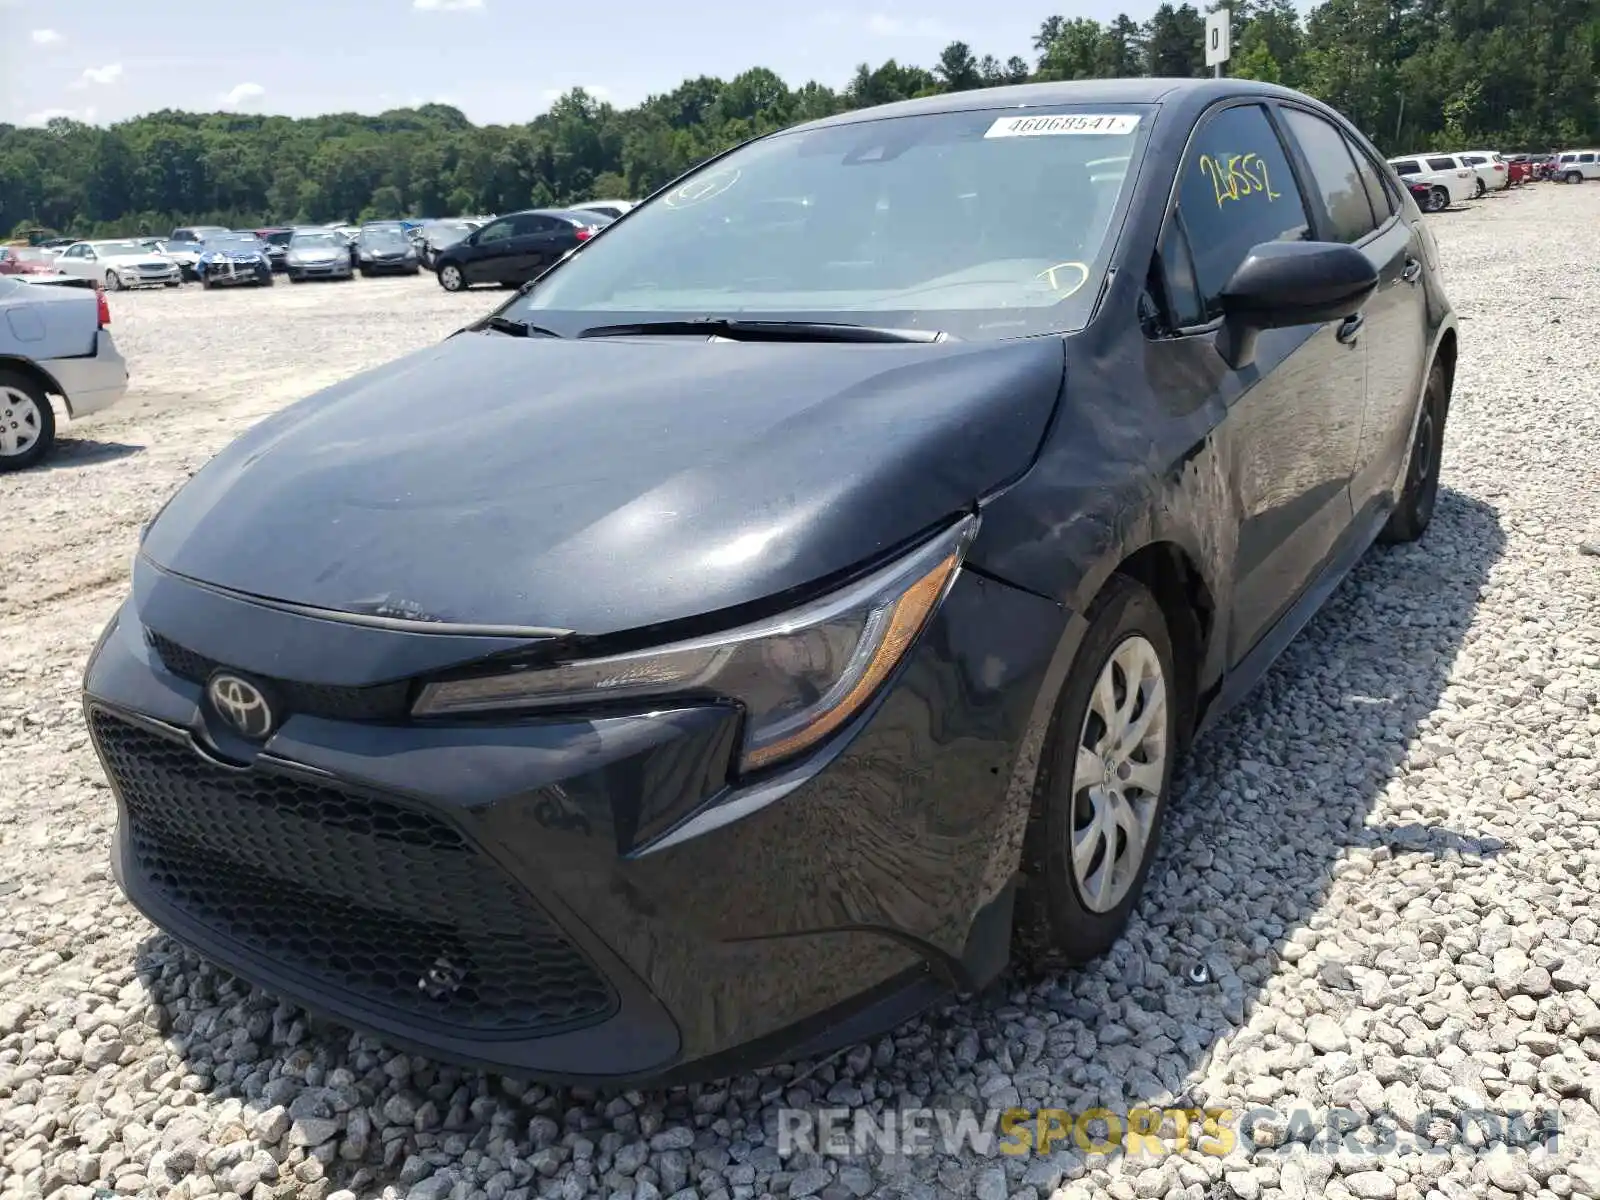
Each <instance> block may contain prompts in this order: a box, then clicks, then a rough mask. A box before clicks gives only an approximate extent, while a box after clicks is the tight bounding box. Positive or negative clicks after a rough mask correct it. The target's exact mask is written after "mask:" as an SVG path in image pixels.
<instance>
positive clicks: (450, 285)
mask: <svg viewBox="0 0 1600 1200" xmlns="http://www.w3.org/2000/svg"><path fill="white" fill-rule="evenodd" d="M439 286H440V287H442V288H443V289H444V290H445V291H447V292H461V291H465V290H466V287H467V278H466V276H465V275H463V274H462V273H461V268H460V267H458V266H456V265H455V263H445V265H444V266H442V267H440V268H439Z"/></svg>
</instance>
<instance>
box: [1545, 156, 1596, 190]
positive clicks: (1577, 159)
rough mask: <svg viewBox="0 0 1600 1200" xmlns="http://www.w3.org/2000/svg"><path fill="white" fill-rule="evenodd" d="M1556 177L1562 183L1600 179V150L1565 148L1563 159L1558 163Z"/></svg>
mask: <svg viewBox="0 0 1600 1200" xmlns="http://www.w3.org/2000/svg"><path fill="white" fill-rule="evenodd" d="M1555 177H1556V178H1557V179H1559V180H1560V181H1561V182H1562V183H1582V182H1583V181H1584V180H1586V179H1600V151H1594V150H1563V151H1562V152H1561V161H1560V162H1559V163H1558V164H1557V165H1556V171H1555Z"/></svg>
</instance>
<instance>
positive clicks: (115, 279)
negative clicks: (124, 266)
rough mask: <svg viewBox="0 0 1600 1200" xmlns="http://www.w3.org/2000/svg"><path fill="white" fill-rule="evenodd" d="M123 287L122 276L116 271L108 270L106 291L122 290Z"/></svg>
mask: <svg viewBox="0 0 1600 1200" xmlns="http://www.w3.org/2000/svg"><path fill="white" fill-rule="evenodd" d="M122 288H123V283H122V276H121V275H118V274H117V273H116V272H115V271H107V272H106V291H108V292H120V291H121V290H122Z"/></svg>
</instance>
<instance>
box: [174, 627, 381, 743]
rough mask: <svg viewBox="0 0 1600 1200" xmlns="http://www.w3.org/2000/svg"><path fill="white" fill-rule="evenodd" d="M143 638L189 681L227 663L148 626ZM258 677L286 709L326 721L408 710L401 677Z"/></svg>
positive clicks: (200, 680)
mask: <svg viewBox="0 0 1600 1200" xmlns="http://www.w3.org/2000/svg"><path fill="white" fill-rule="evenodd" d="M145 640H146V641H147V642H149V643H150V646H151V648H152V649H154V650H155V652H156V657H158V658H159V659H160V660H161V665H162V666H164V667H165V668H166V669H167V670H169V671H171V672H172V673H173V674H174V675H176V676H177V677H178V678H179V679H187V680H188V681H189V682H190V683H204V682H205V681H206V680H208V679H210V678H211V676H212V674H213V673H215V672H217V671H220V670H223V669H224V668H225V667H226V666H227V665H228V664H226V663H221V662H218V661H217V660H216V659H212V658H207V657H206V656H205V655H203V654H198V653H196V652H195V651H193V650H191V649H189V648H188V647H187V646H182V645H179V644H178V643H177V642H175V641H173V640H172V639H171V638H169V637H165V636H163V635H162V634H159V633H156V632H155V631H154V630H152V629H147V630H145ZM245 673H246V674H254V672H248V671H247V672H245ZM261 679H262V680H263V681H264V682H267V683H270V684H271V685H272V687H273V689H274V691H276V692H277V694H278V696H279V697H280V698H281V699H282V701H283V704H284V706H285V707H286V708H288V710H289V711H290V712H295V713H303V714H305V715H306V716H308V717H326V718H327V719H328V720H330V721H396V720H401V719H403V718H404V717H405V715H406V713H407V712H409V711H410V700H411V685H410V684H409V683H407V682H406V681H404V680H401V681H400V682H399V683H382V684H376V685H373V686H371V687H335V686H330V685H327V684H319V683H296V682H295V681H293V680H288V679H273V678H271V677H269V676H265V675H263V676H261Z"/></svg>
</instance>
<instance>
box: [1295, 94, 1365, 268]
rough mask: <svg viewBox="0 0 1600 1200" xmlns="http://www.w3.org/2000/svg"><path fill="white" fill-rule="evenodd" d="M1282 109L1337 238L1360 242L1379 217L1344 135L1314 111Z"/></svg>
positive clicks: (1344, 240) (1335, 238)
mask: <svg viewBox="0 0 1600 1200" xmlns="http://www.w3.org/2000/svg"><path fill="white" fill-rule="evenodd" d="M1279 111H1280V112H1281V113H1282V114H1283V121H1284V124H1285V125H1287V126H1288V127H1289V133H1290V135H1291V136H1292V137H1293V138H1294V140H1295V141H1296V142H1298V143H1299V144H1300V151H1301V153H1303V154H1304V155H1305V156H1306V163H1307V164H1308V165H1309V166H1310V168H1311V178H1312V180H1313V181H1314V182H1315V183H1316V185H1317V190H1318V191H1320V192H1321V193H1322V203H1323V205H1324V207H1326V208H1327V210H1328V220H1329V221H1330V222H1332V225H1333V228H1332V229H1331V230H1330V233H1331V235H1332V238H1333V240H1335V241H1340V242H1359V241H1360V240H1361V239H1362V238H1364V237H1366V236H1367V234H1369V233H1371V232H1372V230H1373V228H1374V227H1375V226H1376V225H1377V221H1376V220H1375V219H1374V218H1373V215H1372V204H1371V203H1370V202H1369V201H1368V199H1367V189H1366V188H1365V187H1364V186H1363V185H1362V183H1361V176H1360V175H1359V174H1357V172H1356V164H1355V160H1354V159H1353V158H1351V157H1350V147H1349V146H1347V145H1346V144H1345V140H1344V135H1343V134H1342V133H1340V132H1339V131H1338V130H1337V129H1336V128H1334V127H1333V126H1332V125H1330V124H1328V122H1326V121H1324V120H1323V119H1322V118H1321V117H1319V116H1316V115H1315V114H1313V113H1308V112H1304V111H1302V110H1301V109H1298V108H1284V109H1280V110H1279Z"/></svg>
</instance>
